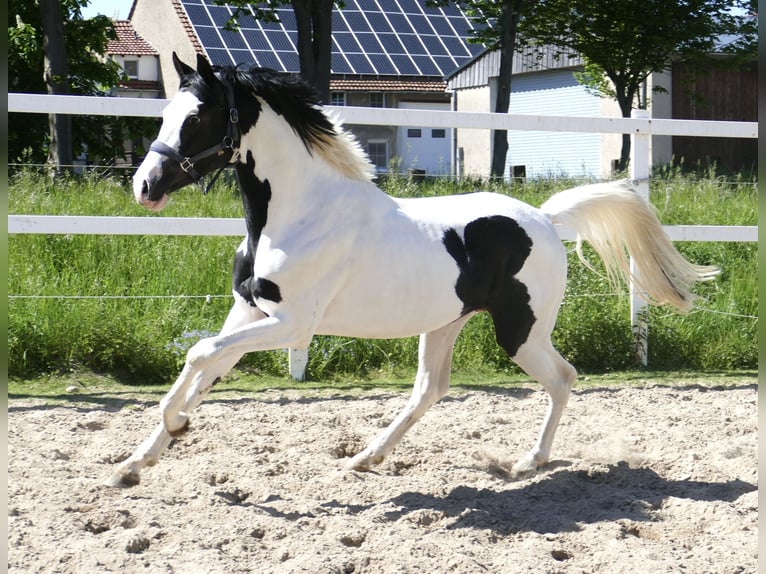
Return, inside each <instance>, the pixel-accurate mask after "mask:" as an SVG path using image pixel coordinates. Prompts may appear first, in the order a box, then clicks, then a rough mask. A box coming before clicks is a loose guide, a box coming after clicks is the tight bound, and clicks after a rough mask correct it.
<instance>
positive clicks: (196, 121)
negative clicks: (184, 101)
mask: <svg viewBox="0 0 766 574" xmlns="http://www.w3.org/2000/svg"><path fill="white" fill-rule="evenodd" d="M186 123H187V124H189V125H190V126H196V125H197V124H199V116H189V117H188V118H186Z"/></svg>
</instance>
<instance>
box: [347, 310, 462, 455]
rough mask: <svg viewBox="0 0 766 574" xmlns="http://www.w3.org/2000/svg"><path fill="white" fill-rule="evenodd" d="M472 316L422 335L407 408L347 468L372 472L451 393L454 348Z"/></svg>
mask: <svg viewBox="0 0 766 574" xmlns="http://www.w3.org/2000/svg"><path fill="white" fill-rule="evenodd" d="M470 317H471V315H466V316H464V317H461V318H460V319H458V320H457V321H454V322H452V323H450V324H449V325H446V326H444V327H442V328H440V329H437V330H436V331H432V332H430V333H424V334H423V335H421V336H420V344H419V347H418V373H417V376H416V378H415V386H414V388H413V389H412V395H411V396H410V400H409V401H408V402H407V405H406V406H405V407H404V409H402V411H401V412H400V413H399V414H398V415H397V417H396V418H395V419H394V420H393V421H392V422H391V424H390V425H388V427H387V428H386V429H385V430H384V431H383V432H382V433H380V434H379V435H378V436H377V437H375V439H374V440H373V441H372V442H371V443H370V444H369V445H368V446H367V448H365V449H364V450H363V451H362V452H360V453H359V454H357V455H356V456H354V457H353V458H351V459H350V460H349V461H348V463H347V464H346V468H348V469H352V470H369V469H370V467H371V466H373V465H376V464H379V463H380V462H381V461H382V460H383V459H384V458H385V456H386V455H388V453H390V452H391V451H392V450H393V448H394V447H395V446H396V445H397V443H398V442H399V441H400V440H401V438H402V436H404V433H406V432H407V431H408V430H409V429H410V428H412V426H413V425H414V424H415V423H416V422H417V421H418V419H420V417H422V416H423V414H424V413H425V412H426V411H427V410H428V409H429V407H431V405H433V404H434V403H435V402H436V401H438V400H439V399H440V398H442V397H443V396H444V395H446V394H447V391H448V390H449V378H450V366H451V363H452V348H453V347H454V345H455V340H456V339H457V336H458V334H459V333H460V330H461V329H462V328H463V325H465V323H466V321H467V320H468V319H469V318H470Z"/></svg>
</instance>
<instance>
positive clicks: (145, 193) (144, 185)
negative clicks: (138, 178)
mask: <svg viewBox="0 0 766 574" xmlns="http://www.w3.org/2000/svg"><path fill="white" fill-rule="evenodd" d="M141 195H142V196H143V197H146V196H148V195H149V184H148V183H147V181H146V180H144V181H142V182H141Z"/></svg>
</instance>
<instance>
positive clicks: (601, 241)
mask: <svg viewBox="0 0 766 574" xmlns="http://www.w3.org/2000/svg"><path fill="white" fill-rule="evenodd" d="M540 209H541V210H542V211H543V212H544V213H545V214H547V215H548V216H549V217H550V218H551V220H552V221H553V223H560V224H562V225H565V226H567V227H569V228H570V229H572V230H573V231H575V232H576V233H577V255H578V257H579V258H580V260H581V261H582V262H583V263H584V264H585V265H587V266H588V267H589V268H591V269H592V268H593V267H592V266H591V265H590V264H589V263H588V262H587V261H586V260H585V258H584V257H583V254H582V240H583V239H585V240H586V241H588V243H590V244H591V246H592V247H593V249H594V250H595V251H596V253H598V255H599V257H601V259H602V260H603V262H604V265H605V267H606V272H607V277H608V278H609V281H610V282H611V283H612V284H613V285H615V284H618V283H619V282H620V280H621V279H622V280H627V279H628V278H629V277H631V276H632V279H633V281H634V282H635V284H636V285H637V286H638V288H639V289H640V290H641V291H643V292H645V293H646V297H645V298H646V299H647V301H649V302H651V303H655V304H663V303H667V304H670V305H673V306H674V307H677V308H678V309H679V310H681V311H689V310H690V309H691V308H692V303H693V301H694V299H695V296H694V294H693V293H692V288H693V287H694V284H695V283H696V282H698V281H709V280H710V279H713V278H714V277H715V276H716V275H717V274H718V273H719V270H718V268H716V267H709V266H703V265H694V264H692V263H689V262H688V261H687V260H686V259H684V258H683V256H682V255H681V254H680V253H679V252H678V251H677V250H676V248H675V247H674V246H673V243H672V242H671V241H670V239H669V238H668V236H667V234H666V233H665V231H664V230H663V229H662V225H661V224H660V220H659V219H658V218H657V214H656V212H655V210H654V208H653V207H652V206H651V205H650V204H649V203H648V202H647V201H646V200H644V199H643V198H642V197H641V196H640V195H639V194H638V193H636V191H635V189H634V188H633V186H632V185H630V183H629V182H628V181H625V180H623V181H615V182H608V183H597V184H593V185H584V186H581V187H575V188H572V189H567V190H565V191H562V192H560V193H557V194H555V195H554V196H553V197H551V198H550V199H549V200H548V201H546V202H545V203H544V204H543V205H542V206H541V208H540ZM628 256H630V257H633V259H634V261H635V269H636V271H637V273H636V274H635V275H632V274H631V272H630V264H629V258H628Z"/></svg>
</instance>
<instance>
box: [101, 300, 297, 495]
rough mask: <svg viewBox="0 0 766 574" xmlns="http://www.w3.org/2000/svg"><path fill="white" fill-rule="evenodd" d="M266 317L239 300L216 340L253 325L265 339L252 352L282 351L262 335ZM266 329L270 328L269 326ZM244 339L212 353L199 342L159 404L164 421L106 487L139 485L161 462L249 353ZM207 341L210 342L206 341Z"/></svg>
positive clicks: (109, 479) (255, 332) (223, 346)
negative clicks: (221, 382) (215, 386)
mask: <svg viewBox="0 0 766 574" xmlns="http://www.w3.org/2000/svg"><path fill="white" fill-rule="evenodd" d="M265 318H266V315H265V314H264V313H262V312H261V311H259V310H258V309H256V308H254V307H251V306H249V305H247V304H245V303H243V302H241V301H239V302H237V303H235V304H234V306H233V307H232V309H231V311H230V312H229V315H228V317H227V319H226V322H225V323H224V326H223V328H222V329H221V332H220V333H219V335H218V336H217V337H214V338H213V339H217V340H221V339H225V338H226V336H227V335H229V334H232V333H234V332H237V331H240V330H242V329H245V330H247V329H246V328H247V327H248V326H251V327H253V329H251V330H250V332H251V334H256V335H257V334H258V333H260V334H261V337H260V338H261V339H263V340H261V341H260V342H258V341H253V343H252V347H253V348H252V350H263V349H264V348H279V347H278V346H277V347H270V346H269V343H268V339H269V337H268V335H269V329H266V331H265V334H264V333H263V332H262V328H263V327H264V325H262V324H261V322H262V320H263V319H265ZM265 326H266V327H268V325H265ZM282 330H284V329H282ZM288 330H289V329H288ZM279 335H280V333H279V329H277V333H276V334H275V335H274V336H275V337H276V338H278V337H279ZM242 339H243V336H242V334H240V335H239V336H238V337H237V340H238V341H239V343H240V344H239V345H233V346H232V345H229V346H227V345H225V344H221V346H220V348H219V350H218V351H216V352H215V353H212V354H211V353H210V350H209V347H205V348H206V349H207V350H206V351H204V352H203V353H200V351H199V348H200V344H199V343H198V344H197V345H195V346H194V347H192V349H190V351H189V353H187V360H186V365H185V366H184V369H183V370H182V372H181V375H180V376H179V377H178V379H177V380H176V382H175V384H174V385H173V388H172V389H171V390H170V391H169V392H168V394H167V395H166V396H165V397H164V398H163V400H162V401H161V403H160V404H161V412H162V420H161V421H160V423H159V425H158V426H157V427H156V428H155V429H154V432H152V434H151V435H150V436H149V437H148V438H147V439H146V440H145V441H144V442H143V443H141V445H140V446H139V447H138V448H137V449H136V451H135V452H134V453H133V454H132V455H131V456H130V457H129V458H128V459H127V460H125V461H124V462H122V463H121V464H120V465H118V466H117V468H116V469H115V470H114V472H113V473H112V475H111V476H110V477H109V478H108V479H107V480H106V481H105V482H104V483H105V484H106V485H108V486H117V487H127V486H133V485H135V484H138V482H139V480H140V472H141V469H143V468H144V467H146V466H151V465H153V464H155V463H156V462H157V461H158V460H159V458H160V456H161V455H162V453H163V452H164V451H165V449H166V448H167V447H168V445H169V444H170V442H171V441H172V438H173V434H175V433H177V432H178V431H179V430H182V429H184V428H185V426H186V424H187V422H188V415H189V413H190V412H191V411H192V410H193V409H194V408H195V407H196V406H197V405H199V403H201V402H202V400H203V399H204V398H205V396H206V395H207V393H208V392H209V390H210V389H211V388H212V386H213V384H214V383H215V382H216V381H217V380H218V379H219V378H221V377H223V376H224V375H225V374H226V373H227V372H228V371H229V370H230V369H231V368H232V367H233V366H234V365H235V364H236V363H237V361H239V359H240V358H241V356H242V355H243V354H244V352H246V350H247V349H245V346H244V345H243V344H242ZM244 339H245V340H247V337H246V336H245V337H244ZM204 341H208V340H207V339H204V340H203V342H204ZM195 349H196V350H195ZM200 355H202V356H203V357H204V359H203V360H200V358H199V357H200ZM166 415H167V416H166ZM168 420H170V421H175V422H176V424H174V425H172V426H171V428H170V430H169V429H168V426H167V423H168ZM179 421H180V422H181V424H180V425H178V424H177V423H178V422H179ZM171 431H172V433H171Z"/></svg>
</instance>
